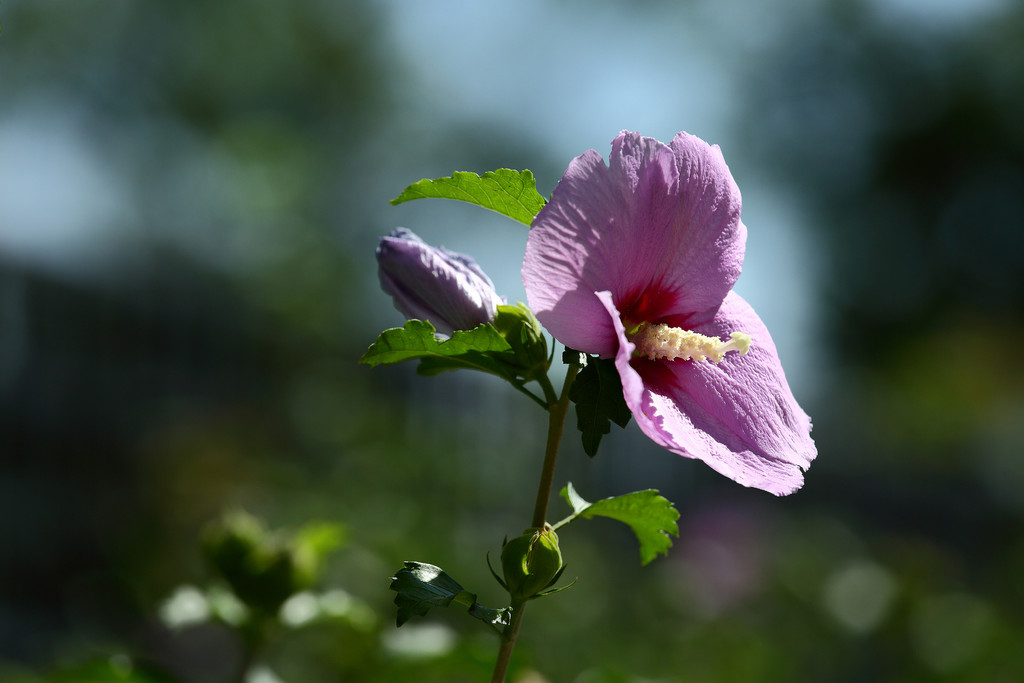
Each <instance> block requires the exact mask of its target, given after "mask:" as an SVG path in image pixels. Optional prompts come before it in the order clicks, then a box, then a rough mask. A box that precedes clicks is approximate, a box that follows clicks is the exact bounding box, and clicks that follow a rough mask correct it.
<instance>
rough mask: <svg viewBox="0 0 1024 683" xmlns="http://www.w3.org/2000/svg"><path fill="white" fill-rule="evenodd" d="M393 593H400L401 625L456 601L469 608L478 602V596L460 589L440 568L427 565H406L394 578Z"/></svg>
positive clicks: (392, 578)
mask: <svg viewBox="0 0 1024 683" xmlns="http://www.w3.org/2000/svg"><path fill="white" fill-rule="evenodd" d="M390 588H391V590H393V591H395V592H396V593H398V595H396V596H395V604H396V605H398V625H399V626H401V625H402V624H404V623H405V622H407V621H409V618H410V617H412V616H424V615H425V614H426V613H427V612H429V611H430V608H431V607H447V606H448V605H450V604H452V602H453V601H458V602H460V603H462V604H465V605H467V606H472V605H473V604H474V603H475V602H476V596H475V595H473V594H472V593H470V592H468V591H467V590H466V589H465V588H463V587H462V586H461V585H459V582H458V581H456V580H455V579H453V578H452V577H450V576H448V574H447V573H445V571H444V570H443V569H441V568H440V567H435V566H434V565H432V564H426V563H425V562H406V563H405V567H403V568H402V569H399V570H398V571H397V572H396V573H395V575H394V576H392V577H391V586H390Z"/></svg>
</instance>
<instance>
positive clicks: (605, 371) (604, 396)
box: [569, 358, 631, 457]
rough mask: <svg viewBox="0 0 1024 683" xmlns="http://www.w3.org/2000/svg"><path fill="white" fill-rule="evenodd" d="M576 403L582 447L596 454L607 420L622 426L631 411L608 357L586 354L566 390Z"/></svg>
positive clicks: (609, 426)
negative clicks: (584, 360)
mask: <svg viewBox="0 0 1024 683" xmlns="http://www.w3.org/2000/svg"><path fill="white" fill-rule="evenodd" d="M569 398H570V399H571V400H572V401H573V402H574V403H575V404H576V427H577V428H578V429H579V430H580V432H581V436H582V437H583V450H584V451H585V452H586V454H587V455H589V456H590V457H594V456H595V455H597V448H598V446H600V445H601V437H602V436H604V435H605V434H607V433H608V432H610V431H611V423H612V422H614V423H615V424H617V425H619V426H620V427H625V426H626V425H627V424H629V418H630V417H631V413H630V412H629V407H628V406H627V405H626V399H625V398H623V396H622V380H621V379H619V372H618V370H616V369H615V361H614V360H613V359H611V358H589V359H588V360H587V365H586V367H584V368H582V369H581V370H580V372H579V374H578V375H576V381H575V382H573V385H572V388H571V389H570V390H569Z"/></svg>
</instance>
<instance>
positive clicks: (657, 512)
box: [561, 483, 679, 564]
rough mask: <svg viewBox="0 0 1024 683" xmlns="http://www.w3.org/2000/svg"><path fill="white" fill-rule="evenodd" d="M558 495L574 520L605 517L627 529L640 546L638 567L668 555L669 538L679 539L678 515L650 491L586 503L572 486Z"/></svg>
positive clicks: (668, 504) (667, 503)
mask: <svg viewBox="0 0 1024 683" xmlns="http://www.w3.org/2000/svg"><path fill="white" fill-rule="evenodd" d="M561 495H562V497H563V498H565V500H566V501H568V503H569V505H571V506H572V509H573V513H574V516H579V517H583V518H585V519H593V518H594V517H609V518H611V519H617V520H618V521H620V522H622V523H624V524H627V525H629V527H630V528H631V529H632V530H633V533H634V534H636V539H637V540H638V541H639V542H640V560H641V563H642V564H647V563H648V562H650V561H651V560H653V559H654V558H655V557H657V556H658V555H659V554H662V555H666V554H668V549H669V548H671V547H672V538H671V536H678V535H679V525H678V524H676V520H678V519H679V511H678V510H676V509H675V508H674V507H673V506H672V502H671V501H670V500H668V499H667V498H664V497H663V496H660V495H658V492H657V491H655V490H654V489H648V490H646V491H635V492H633V493H627V494H625V495H623V496H615V497H614V498H604V499H602V500H599V501H597V502H595V503H590V502H587V501H586V500H584V499H583V498H582V497H581V496H580V495H579V494H578V493H576V489H575V488H573V485H572V483H569V484H566V486H565V487H564V488H563V489H562V491H561ZM670 534H671V536H670Z"/></svg>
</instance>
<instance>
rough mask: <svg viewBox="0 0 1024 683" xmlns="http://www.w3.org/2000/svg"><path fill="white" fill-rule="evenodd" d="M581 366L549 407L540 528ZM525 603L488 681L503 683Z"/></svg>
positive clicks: (515, 613)
mask: <svg viewBox="0 0 1024 683" xmlns="http://www.w3.org/2000/svg"><path fill="white" fill-rule="evenodd" d="M579 370H580V366H579V365H577V364H575V363H573V364H571V365H569V368H568V369H567V370H566V372H565V383H564V384H563V385H562V395H561V396H560V397H559V398H558V400H557V401H554V402H553V403H551V405H550V406H549V407H548V439H547V445H546V446H545V448H544V464H543V465H542V466H541V472H540V483H539V484H538V486H537V502H536V504H535V505H534V508H533V521H532V523H531V525H530V526H532V527H535V528H538V529H540V528H543V526H544V522H545V521H546V519H547V515H548V501H549V500H550V499H551V486H552V482H553V481H554V479H555V462H556V461H557V460H558V446H559V444H560V443H561V441H562V430H563V428H564V427H565V416H566V413H568V412H569V390H570V389H571V388H572V383H573V381H574V380H575V379H576V373H578V372H579ZM541 384H542V386H544V394H545V395H546V396H552V397H553V396H554V390H553V389H552V388H551V383H550V381H549V380H548V378H547V376H546V375H544V376H543V378H542V380H541ZM525 609H526V603H525V602H523V603H520V604H518V605H512V618H511V619H510V620H509V624H508V626H506V627H505V631H504V633H502V635H501V647H500V648H499V649H498V659H497V661H496V662H495V663H494V674H493V675H492V676H491V683H504V681H505V676H506V674H507V673H508V667H509V664H510V663H511V661H512V650H513V649H514V648H515V646H516V639H517V638H518V636H519V626H520V624H521V623H522V621H523V612H524V611H525Z"/></svg>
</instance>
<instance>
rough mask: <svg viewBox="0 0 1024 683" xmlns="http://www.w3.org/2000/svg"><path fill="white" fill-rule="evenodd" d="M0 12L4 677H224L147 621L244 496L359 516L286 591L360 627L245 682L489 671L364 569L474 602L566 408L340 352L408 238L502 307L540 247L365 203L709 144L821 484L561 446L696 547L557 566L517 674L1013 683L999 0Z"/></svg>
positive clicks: (107, 0) (444, 218)
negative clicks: (630, 153) (478, 269)
mask: <svg viewBox="0 0 1024 683" xmlns="http://www.w3.org/2000/svg"><path fill="white" fill-rule="evenodd" d="M0 24H2V34H0V679H2V680H4V681H15V682H36V681H42V680H67V681H79V680H80V681H106V680H127V681H184V682H193V681H194V682H197V683H199V682H203V683H205V682H210V683H215V682H218V681H231V680H238V676H239V671H240V670H241V668H243V667H244V666H246V665H247V664H249V663H251V662H249V661H248V660H247V654H246V647H245V645H246V643H245V638H244V636H243V635H240V633H239V631H238V629H233V628H231V627H230V626H228V625H225V624H223V623H213V622H211V623H202V624H200V623H195V624H192V625H187V624H185V623H183V621H182V619H178V622H179V623H178V625H177V626H176V627H173V626H172V625H171V624H169V623H168V622H169V621H170V622H174V621H175V620H174V619H171V618H169V616H168V609H167V605H168V604H169V603H168V599H169V598H170V597H171V596H172V595H178V596H179V597H180V596H181V595H183V593H181V591H182V587H183V586H185V587H188V586H191V587H193V588H192V589H191V590H192V591H193V593H192V594H194V593H195V591H201V590H206V589H207V587H210V586H216V585H217V584H216V576H215V575H214V573H213V572H212V570H211V568H210V566H209V564H208V563H206V562H205V561H204V559H203V553H202V552H201V549H200V538H201V537H202V535H203V529H204V528H208V525H209V524H210V523H211V521H213V520H217V519H218V518H220V517H221V515H222V514H224V513H225V512H226V511H229V510H237V509H243V510H246V511H248V512H249V513H250V514H252V515H254V516H256V517H257V518H259V519H261V520H263V522H264V523H265V524H266V525H267V526H268V527H270V528H273V529H278V528H280V529H291V530H295V529H298V528H300V527H302V526H303V525H304V524H306V523H307V522H310V521H314V520H320V521H324V522H330V523H335V524H339V525H342V526H343V528H344V530H345V531H344V534H343V537H344V538H343V543H342V545H341V547H339V548H338V549H337V550H336V551H335V552H334V553H333V554H331V555H330V556H329V558H328V561H327V564H326V567H325V570H324V572H323V574H322V576H321V577H320V579H319V581H318V582H317V584H316V586H315V587H314V591H313V593H306V594H304V595H305V596H306V597H307V598H308V597H310V596H311V595H314V596H323V595H330V596H333V597H334V598H335V603H338V602H339V601H340V603H342V607H340V608H338V609H335V610H333V611H331V610H326V611H324V612H323V613H322V614H321V613H318V616H317V618H312V616H311V615H313V613H314V612H315V610H314V611H312V612H310V611H308V610H307V612H308V614H307V613H306V612H302V610H301V609H299V610H298V612H299V615H298V616H296V615H295V614H292V617H293V618H290V619H287V620H285V621H286V622H287V627H286V628H282V629H281V630H280V632H279V633H278V634H277V636H276V637H275V638H273V639H272V641H271V642H270V644H269V646H268V647H267V648H266V649H265V650H264V651H263V652H261V653H260V656H259V661H258V662H257V664H258V666H257V667H256V668H254V669H253V670H252V671H251V676H250V681H252V682H256V683H274V682H275V681H285V682H287V683H295V682H303V681H310V682H312V683H318V682H320V681H409V680H417V681H477V680H486V678H487V677H488V675H489V671H490V667H491V662H492V661H493V656H494V652H495V651H496V641H495V639H494V638H493V636H492V635H491V634H489V633H488V632H486V630H485V629H484V628H482V627H481V626H480V624H479V623H478V622H476V621H474V620H471V619H468V618H466V617H465V615H462V614H459V613H457V612H455V611H454V610H451V611H443V610H442V611H435V612H432V613H431V615H430V616H429V618H426V619H419V620H414V621H412V622H410V624H409V625H407V626H405V627H403V628H402V629H396V628H395V626H394V608H393V605H392V604H391V599H392V597H393V594H392V593H390V592H389V591H388V577H389V576H390V575H391V574H392V573H393V572H394V571H395V570H396V569H398V568H399V567H401V563H402V561H403V560H407V559H416V560H422V561H427V562H431V563H434V564H438V565H440V566H442V567H444V568H445V569H447V570H448V571H449V572H450V573H452V574H453V575H454V576H455V577H456V578H458V579H459V580H460V581H461V582H462V583H463V584H464V585H465V586H466V587H467V588H470V589H471V590H473V591H474V592H477V593H478V594H479V596H480V600H481V602H483V603H484V604H489V605H492V606H499V604H500V602H501V590H500V588H499V587H498V586H497V585H496V584H495V583H494V582H493V579H491V578H490V576H489V573H488V571H487V568H486V564H485V562H484V553H485V552H487V551H490V553H491V554H492V556H494V555H496V553H497V552H498V550H499V548H500V543H501V540H502V538H503V536H505V535H507V534H516V533H518V532H519V531H520V529H521V528H522V527H524V526H525V525H526V523H527V522H528V520H529V517H530V513H531V510H532V505H533V495H534V490H535V489H534V487H535V478H536V476H537V472H538V471H539V463H540V456H541V447H542V439H543V432H544V429H545V419H544V418H545V416H544V415H543V413H542V412H541V411H540V410H539V409H538V408H537V407H536V406H535V405H533V404H532V403H530V402H528V401H526V400H525V399H523V397H521V396H520V395H518V394H516V393H515V392H512V391H510V390H509V389H508V388H507V387H505V386H503V385H502V384H501V383H500V381H498V380H496V379H493V378H490V377H484V376H480V377H476V376H461V375H459V374H458V373H453V374H449V375H447V376H441V377H437V378H422V377H418V376H416V375H415V372H414V367H412V366H409V367H405V366H398V367H392V368H383V369H377V370H372V371H371V370H370V369H368V368H366V367H363V366H359V365H357V363H356V360H357V359H358V357H359V356H360V355H361V353H362V352H363V351H364V350H365V349H366V347H367V346H368V344H369V343H370V342H371V341H373V339H374V338H375V337H376V335H377V333H378V332H379V331H380V330H381V329H383V328H385V327H389V326H394V325H397V324H400V323H401V317H400V316H399V314H398V313H397V312H395V311H393V310H392V309H391V306H390V301H389V299H388V298H387V297H386V296H385V295H383V294H382V293H381V292H380V291H379V289H378V286H377V279H376V273H375V263H374V259H373V250H374V247H375V244H376V239H377V237H378V236H379V235H382V234H385V233H387V232H389V231H390V230H391V229H392V228H394V227H395V226H398V225H403V226H405V227H408V228H411V229H413V230H414V231H416V232H418V233H419V234H420V235H421V236H422V237H424V238H425V239H426V240H427V241H429V242H432V243H435V244H438V243H440V244H444V245H445V246H448V247H449V248H453V249H457V250H459V251H464V252H468V253H471V254H473V255H474V256H475V257H476V258H477V260H478V261H479V262H480V263H481V265H482V266H483V267H484V269H485V270H486V271H488V273H489V274H490V275H491V277H492V278H493V279H494V281H495V283H496V285H497V288H498V290H499V291H500V292H501V293H502V294H504V295H506V296H507V297H508V298H509V300H511V301H515V300H521V299H523V297H524V295H523V293H522V285H521V283H520V281H519V275H518V272H519V266H520V259H521V254H522V251H523V247H524V245H525V240H526V230H525V228H524V227H523V226H521V225H518V224H515V223H513V222H511V221H508V220H507V219H503V218H501V217H500V216H497V215H492V214H489V213H488V212H485V211H482V210H480V209H478V208H476V207H471V206H468V205H459V204H456V203H446V202H442V201H422V202H412V203H409V204H404V205H401V206H398V207H391V206H389V204H388V200H389V199H391V198H392V197H394V196H396V195H397V194H398V193H399V192H400V191H401V189H402V188H404V187H405V186H406V185H408V184H410V183H412V182H415V181H416V180H418V179H420V178H422V177H438V176H442V175H449V174H450V173H451V172H452V171H453V170H469V171H476V172H483V171H486V170H490V169H493V168H498V167H510V168H517V169H518V168H530V169H532V170H533V171H534V173H535V174H536V176H537V178H538V189H539V190H540V191H541V193H542V194H545V195H547V194H548V193H550V191H551V190H552V189H553V187H554V185H555V183H556V182H557V180H558V178H559V177H560V176H561V173H562V171H563V170H564V169H565V166H566V165H567V164H568V162H569V160H570V159H571V158H572V157H573V156H575V155H577V154H580V153H582V152H583V151H584V150H586V149H589V148H594V149H596V150H597V151H599V152H600V153H601V154H602V155H605V156H606V155H607V153H608V149H609V142H610V141H611V139H612V138H613V137H614V136H615V135H616V134H617V133H618V132H619V131H620V130H621V129H629V130H638V131H640V132H642V133H643V134H645V135H650V136H653V137H657V138H659V139H661V140H668V139H670V138H671V136H672V135H673V134H674V133H675V132H677V131H679V130H686V131H688V132H691V133H694V134H697V135H700V136H701V137H703V138H705V139H707V140H709V141H711V142H715V143H717V144H719V145H721V147H722V149H723V151H724V154H725V157H726V159H727V161H728V162H729V164H730V167H731V169H732V171H733V174H734V175H735V177H736V179H737V182H738V184H739V186H740V188H741V190H742V191H743V195H744V209H743V217H744V222H745V223H746V224H747V226H748V228H749V240H748V245H747V258H746V268H745V271H744V274H743V276H742V277H741V279H740V281H739V283H738V285H737V290H738V291H739V292H740V293H741V294H742V295H743V296H744V297H746V298H747V299H748V300H749V301H751V302H752V303H753V304H754V306H755V308H756V309H757V310H758V311H759V313H760V314H761V316H762V317H763V318H764V320H765V321H766V322H767V324H768V326H769V329H771V330H772V331H773V335H774V337H775V339H776V342H777V344H778V346H779V349H780V353H781V355H782V359H783V363H784V365H785V367H786V368H787V372H788V375H789V377H790V380H791V383H792V386H793V389H794V392H795V393H796V395H797V397H798V399H799V400H800V401H801V403H802V404H803V405H804V407H805V408H806V410H807V411H808V412H809V413H810V414H811V415H812V417H813V419H814V424H815V429H814V436H815V438H816V441H817V444H818V449H819V457H818V460H817V462H816V463H815V464H814V466H813V467H812V468H811V470H810V472H809V474H808V477H807V483H806V485H805V487H804V489H803V490H801V491H800V492H799V493H797V494H795V495H793V496H791V497H788V498H782V499H777V498H774V497H772V496H770V495H767V494H764V493H761V492H758V491H752V490H747V489H743V488H742V487H739V486H738V485H736V484H733V483H732V482H729V481H726V480H724V479H722V478H721V477H718V476H717V475H714V474H713V473H712V472H711V471H710V470H709V469H707V468H706V467H704V466H703V465H701V464H700V463H697V462H694V461H688V460H684V459H681V458H678V457H676V456H673V455H671V454H668V453H666V452H663V451H661V450H659V449H658V448H656V447H654V446H653V445H652V444H650V443H649V442H648V441H647V440H646V439H644V438H643V437H642V435H640V434H639V433H638V431H637V429H636V427H635V425H631V426H630V427H629V428H628V429H626V430H625V431H619V430H617V429H616V432H615V433H613V434H611V435H610V436H609V437H607V438H606V440H605V442H604V444H603V446H602V450H601V452H600V453H599V454H598V456H597V457H596V458H595V459H594V460H592V461H591V460H589V459H588V458H587V457H586V456H585V455H584V454H583V451H582V449H581V447H580V445H579V443H578V438H577V437H576V436H575V433H574V432H572V431H569V432H567V438H566V441H565V445H564V450H563V453H562V456H561V460H560V464H559V470H558V474H557V477H556V481H557V482H559V483H564V482H565V481H568V480H572V481H573V482H574V484H575V485H576V487H577V489H578V490H579V491H580V493H581V494H582V495H583V496H584V497H587V498H589V499H591V500H593V499H597V498H601V497H606V496H611V495H618V494H621V493H626V492H628V491H632V490H636V489H642V488H648V487H655V488H658V489H660V490H661V491H662V492H663V493H664V494H665V495H666V496H667V497H668V498H670V499H671V500H672V501H674V502H675V504H676V505H677V507H678V508H679V510H680V512H681V519H680V528H681V535H680V538H679V539H678V540H677V541H676V543H675V545H674V547H673V548H672V549H671V551H670V553H669V555H668V557H663V558H659V559H658V560H657V561H655V562H654V563H652V564H651V565H649V566H647V567H640V563H639V555H638V553H637V550H636V544H635V541H634V540H633V539H632V537H631V536H630V534H629V532H628V530H626V529H625V528H624V527H623V528H619V527H618V526H617V525H616V524H615V523H613V522H611V521H605V522H602V521H593V522H585V523H578V524H574V525H572V526H571V527H568V528H567V529H566V530H565V532H564V533H563V534H562V546H563V550H564V552H565V554H566V557H567V560H568V563H569V570H568V575H569V576H573V575H576V574H578V575H579V576H580V580H579V582H578V583H577V585H576V586H574V587H573V588H572V589H571V590H569V591H567V592H565V593H562V594H561V595H559V596H558V597H556V598H551V599H549V600H544V601H541V602H538V603H536V604H535V605H531V609H530V610H529V612H528V614H527V619H526V623H525V626H524V631H523V634H522V637H521V640H520V643H519V646H518V649H517V653H516V658H515V666H514V670H513V678H515V679H516V680H520V681H533V682H534V683H536V682H539V681H552V682H560V681H576V682H579V683H605V682H620V681H621V682H627V681H629V682H633V681H636V682H639V681H666V682H667V681H695V682H703V681H723V682H724V681H740V680H751V681H755V680H756V681H843V682H846V681H849V682H854V681H872V682H875V681H972V682H973V681H1010V680H1021V679H1024V648H1021V647H1020V643H1021V642H1024V459H1022V458H1024V455H1022V445H1024V360H1022V358H1024V356H1022V355H1021V353H1020V351H1019V349H1018V346H1019V339H1020V338H1021V334H1022V332H1024V324H1022V323H1024V319H1022V313H1024V311H1022V302H1024V297H1022V295H1024V224H1022V216H1024V117H1022V116H1021V114H1020V112H1021V111H1024V10H1022V7H1021V5H1020V4H1019V3H1015V2H1012V0H825V1H813V2H812V1H810V0H780V1H779V2H772V3H765V2H759V1H758V0H685V1H682V2H676V1H658V0H630V1H629V2H616V1H613V0H598V1H597V2H590V1H588V2H583V1H582V0H563V1H561V2H542V1H541V0H521V1H520V2H516V3H488V2H475V1H471V0H463V1H455V0H438V1H437V2H433V3H420V2H412V1H403V0H379V1H376V2H369V1H366V0H364V1H359V0H295V1H292V2H280V1H276V0H246V1H244V2H243V1H242V0H217V1H215V2H214V1H200V0H186V1H182V0H176V1H174V2H171V1H169V0H151V1H149V2H144V3H143V2H137V3H129V2H118V1H116V0H45V1H38V0H37V1H36V2H29V1H28V0H5V1H4V2H3V3H2V5H0ZM464 374H465V373H464ZM563 512H567V508H566V507H565V506H564V505H563V503H562V502H561V501H554V502H553V503H552V514H551V517H552V518H553V519H557V518H558V517H560V516H561V513H563ZM184 594H186V595H188V594H189V593H188V592H187V590H186V593H184ZM346 606H347V607H346ZM179 607H180V605H179ZM292 607H293V608H294V607H295V605H292ZM300 607H301V605H300ZM296 609H298V608H296ZM186 611H187V610H186ZM294 611H295V610H294V609H293V612H294ZM303 614H306V617H303V616H302V615H303ZM179 616H180V615H179ZM307 617H308V618H307ZM184 621H186V622H187V619H186V620H184ZM197 621H198V620H197Z"/></svg>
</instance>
